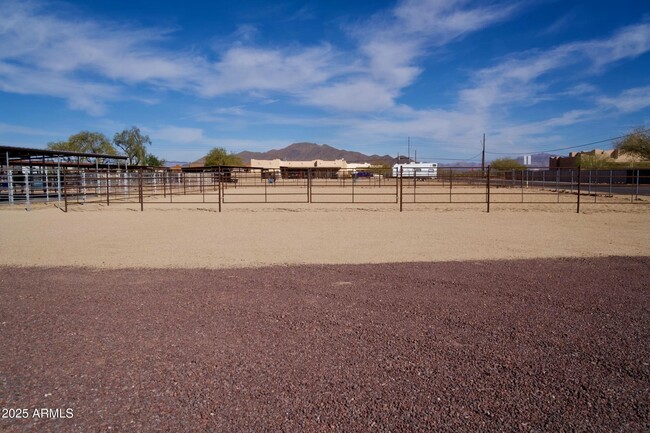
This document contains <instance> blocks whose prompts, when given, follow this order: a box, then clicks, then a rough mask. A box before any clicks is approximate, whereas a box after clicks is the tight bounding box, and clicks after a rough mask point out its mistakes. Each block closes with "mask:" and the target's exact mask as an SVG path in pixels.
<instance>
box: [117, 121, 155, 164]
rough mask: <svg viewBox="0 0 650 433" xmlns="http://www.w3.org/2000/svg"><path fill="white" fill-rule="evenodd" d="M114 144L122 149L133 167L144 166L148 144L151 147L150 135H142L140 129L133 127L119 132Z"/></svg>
mask: <svg viewBox="0 0 650 433" xmlns="http://www.w3.org/2000/svg"><path fill="white" fill-rule="evenodd" d="M113 144H115V146H117V147H119V148H120V149H122V151H123V152H124V153H125V154H126V156H127V158H128V159H129V164H131V165H143V164H145V160H146V157H147V144H148V145H151V139H150V138H149V136H148V135H142V133H141V132H140V128H138V127H137V126H132V127H131V129H125V130H124V131H122V132H117V133H116V134H115V136H114V137H113Z"/></svg>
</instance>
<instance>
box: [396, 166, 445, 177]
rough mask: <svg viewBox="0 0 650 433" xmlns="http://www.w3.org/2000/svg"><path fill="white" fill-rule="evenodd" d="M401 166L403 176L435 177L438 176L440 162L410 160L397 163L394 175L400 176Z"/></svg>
mask: <svg viewBox="0 0 650 433" xmlns="http://www.w3.org/2000/svg"><path fill="white" fill-rule="evenodd" d="M400 168H403V172H402V176H403V177H415V178H417V179H435V178H436V176H438V163H436V162H409V163H408V164H395V165H394V166H393V176H395V177H398V176H399V174H400Z"/></svg>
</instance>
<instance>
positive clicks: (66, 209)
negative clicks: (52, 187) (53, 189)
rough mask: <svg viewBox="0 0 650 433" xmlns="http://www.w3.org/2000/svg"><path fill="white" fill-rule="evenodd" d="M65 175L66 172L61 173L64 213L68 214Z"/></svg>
mask: <svg viewBox="0 0 650 433" xmlns="http://www.w3.org/2000/svg"><path fill="white" fill-rule="evenodd" d="M66 173H67V170H65V171H64V172H63V200H64V203H65V212H66V213H68V190H67V188H66V183H67V182H66Z"/></svg>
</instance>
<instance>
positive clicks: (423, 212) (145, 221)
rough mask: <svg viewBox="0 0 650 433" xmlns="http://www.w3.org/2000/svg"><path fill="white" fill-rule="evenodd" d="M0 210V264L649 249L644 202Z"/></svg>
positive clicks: (588, 253)
mask: <svg viewBox="0 0 650 433" xmlns="http://www.w3.org/2000/svg"><path fill="white" fill-rule="evenodd" d="M69 209H70V211H69V212H68V213H67V214H66V213H64V212H62V211H61V210H59V209H57V208H55V207H53V206H51V205H50V206H49V207H38V206H35V207H34V208H33V210H32V211H31V212H25V211H24V210H21V208H19V207H18V206H14V207H13V208H11V207H4V208H3V209H0V225H1V227H2V229H1V230H0V245H2V252H1V253H0V265H11V266H91V267H99V268H134V267H152V268H168V267H180V268H232V267H250V266H263V265H277V264H362V263H395V262H427V261H449V260H452V261H453V260H484V259H521V258H548V257H598V256H608V255H625V256H647V255H650V229H649V227H650V206H647V205H604V204H603V205H591V206H588V205H584V206H583V208H582V212H581V213H580V214H576V213H575V207H574V205H573V204H537V205H535V204H528V205H524V206H522V205H515V204H500V205H494V206H493V207H492V209H491V212H490V213H486V212H485V206H484V205H471V204H468V205H461V204H456V205H449V204H441V205H406V206H405V207H404V212H401V213H400V212H399V208H398V207H396V206H395V205H394V204H391V205H384V204H382V205H340V204H334V205H316V204H290V205H289V204H287V205H280V204H273V205H271V204H260V205H225V206H224V208H223V212H221V213H218V212H217V209H218V208H217V205H215V204H193V205H190V204H187V205H176V204H175V205H166V204H152V203H146V204H145V211H144V212H140V208H139V206H138V205H132V204H129V205H127V204H121V205H117V204H114V205H111V206H109V207H106V206H103V205H97V204H89V205H86V206H81V205H77V206H71V207H70V208H69Z"/></svg>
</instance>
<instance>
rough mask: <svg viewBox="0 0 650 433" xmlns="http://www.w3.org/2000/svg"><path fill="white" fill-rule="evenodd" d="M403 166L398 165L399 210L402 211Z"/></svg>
mask: <svg viewBox="0 0 650 433" xmlns="http://www.w3.org/2000/svg"><path fill="white" fill-rule="evenodd" d="M403 181H404V167H403V166H400V168H399V211H400V212H402V206H403V203H404V199H403V194H402V193H403V192H404V183H403Z"/></svg>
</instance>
